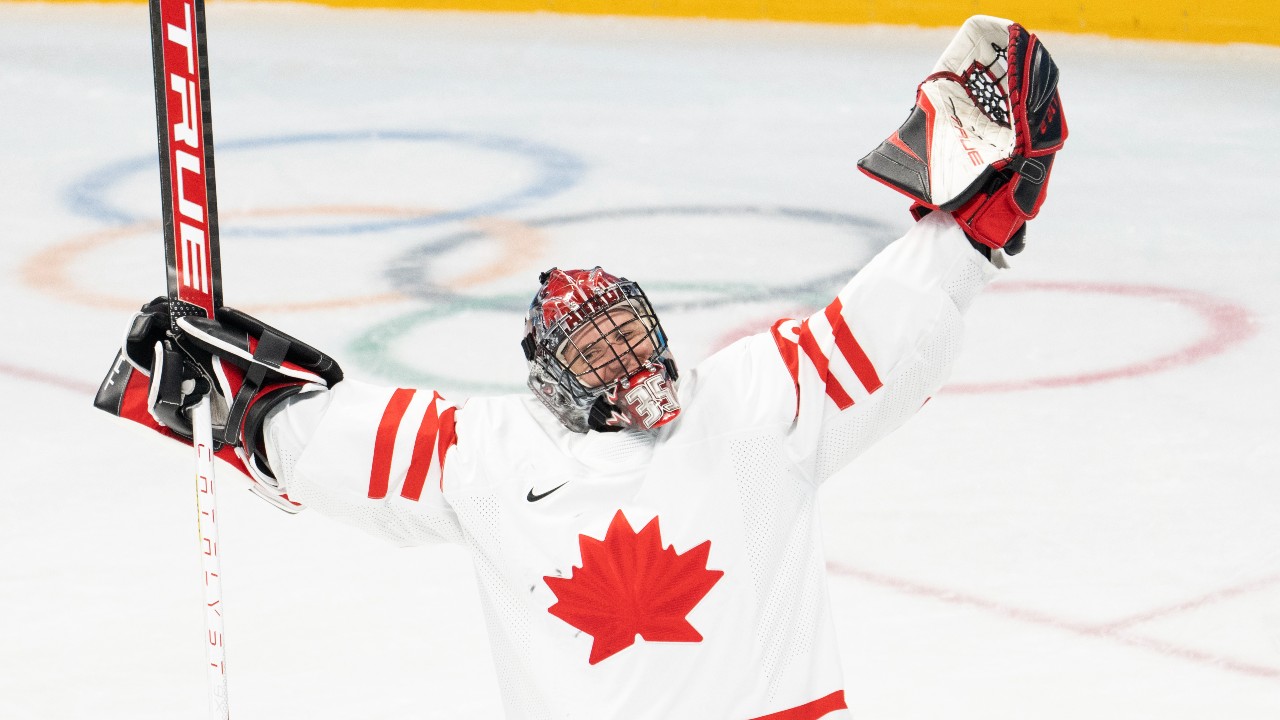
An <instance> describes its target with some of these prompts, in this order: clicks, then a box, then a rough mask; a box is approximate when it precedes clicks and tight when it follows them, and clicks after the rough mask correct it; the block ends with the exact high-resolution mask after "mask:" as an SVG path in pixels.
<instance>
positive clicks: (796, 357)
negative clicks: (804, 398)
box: [769, 318, 800, 415]
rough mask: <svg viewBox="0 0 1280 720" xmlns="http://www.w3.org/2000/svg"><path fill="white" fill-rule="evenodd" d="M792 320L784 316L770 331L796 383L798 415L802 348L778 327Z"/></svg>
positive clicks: (797, 412) (797, 413)
mask: <svg viewBox="0 0 1280 720" xmlns="http://www.w3.org/2000/svg"><path fill="white" fill-rule="evenodd" d="M786 322H791V320H789V319H787V318H783V319H781V320H779V321H778V322H776V323H774V324H773V327H772V328H770V330H769V331H770V332H772V333H773V343H774V344H775V345H777V346H778V354H779V355H781V356H782V363H783V364H784V365H786V366H787V372H789V373H791V382H793V383H795V385H796V415H799V414H800V350H799V349H798V348H797V347H796V344H795V341H794V340H788V339H786V338H784V337H782V331H780V330H779V329H778V328H780V327H782V324H783V323H786Z"/></svg>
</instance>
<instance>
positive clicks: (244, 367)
mask: <svg viewBox="0 0 1280 720" xmlns="http://www.w3.org/2000/svg"><path fill="white" fill-rule="evenodd" d="M171 311H172V303H171V301H170V300H169V299H168V298H163V297H161V298H157V299H156V300H154V301H152V302H151V303H149V304H147V305H146V306H144V307H143V308H142V310H141V311H139V312H138V313H136V314H134V316H133V318H132V319H131V320H130V322H129V329H128V332H127V334H126V336H125V340H124V344H123V346H122V347H121V349H120V351H119V352H118V353H117V354H116V359H115V363H114V364H113V365H112V368H111V372H109V373H108V374H107V378H106V379H105V380H104V381H103V383H102V386H101V388H99V390H98V395H97V397H96V398H95V399H94V406H95V407H97V408H99V409H101V410H105V411H107V412H109V413H111V414H113V415H117V416H119V417H123V418H125V419H128V420H133V421H134V422H137V423H140V424H142V425H145V426H147V427H150V428H151V429H153V430H156V431H159V432H160V433H162V434H164V435H166V436H168V437H172V438H174V439H177V440H180V441H183V442H185V443H187V444H191V421H190V420H189V419H188V417H187V411H188V410H189V409H190V408H191V407H192V406H193V405H195V403H196V402H197V401H198V400H199V399H200V398H201V397H202V396H204V395H205V394H209V395H210V400H211V403H210V404H211V406H212V413H213V426H214V427H213V435H214V454H215V455H216V456H217V457H219V458H221V459H222V460H224V461H226V462H227V463H228V464H230V465H231V466H233V467H235V468H236V469H238V470H240V471H241V472H242V473H244V474H245V475H246V476H248V477H249V479H250V481H251V483H250V489H251V490H253V491H254V492H255V493H256V494H257V495H259V496H260V497H262V498H263V499H265V500H267V501H268V502H270V503H271V504H272V505H275V506H276V507H278V508H280V509H281V510H285V511H286V512H290V513H296V512H298V511H299V510H301V509H302V505H300V504H298V503H295V502H293V501H292V500H290V499H289V498H288V496H287V495H286V494H285V493H284V492H283V491H281V489H280V488H279V486H278V484H277V483H276V481H275V476H274V475H273V473H272V472H271V468H270V467H269V466H268V464H267V458H266V448H265V447H263V441H262V426H263V423H264V421H265V419H266V416H267V414H268V413H269V412H270V411H271V409H272V408H274V407H276V406H277V405H279V403H280V402H281V401H283V400H285V399H286V398H289V397H292V396H294V395H297V394H299V393H304V392H312V391H315V390H319V389H322V388H328V387H332V386H333V385H334V384H336V383H338V382H339V381H341V380H342V369H341V368H340V367H338V364H337V362H335V361H334V360H333V358H331V357H329V356H328V355H325V354H324V353H322V352H320V351H318V350H316V349H314V348H312V347H310V346H309V345H306V344H305V343H302V342H300V341H298V340H296V339H294V338H292V337H290V336H288V335H285V334H284V333H282V332H280V331H278V330H276V329H275V328H272V327H270V326H269V325H266V324H264V323H262V322H261V321H259V320H257V319H255V318H253V317H251V316H249V315H247V314H245V313H242V312H240V311H239V310H234V309H232V308H220V309H219V310H218V312H217V317H216V319H209V318H205V317H201V316H185V315H182V314H181V313H172V312H171ZM173 314H176V315H178V317H177V318H176V320H174V319H173V318H172V315H173Z"/></svg>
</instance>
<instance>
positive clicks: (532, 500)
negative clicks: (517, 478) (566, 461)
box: [525, 480, 569, 502]
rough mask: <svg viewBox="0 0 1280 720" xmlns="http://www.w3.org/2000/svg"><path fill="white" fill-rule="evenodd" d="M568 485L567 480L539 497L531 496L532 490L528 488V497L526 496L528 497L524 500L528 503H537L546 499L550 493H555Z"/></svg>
mask: <svg viewBox="0 0 1280 720" xmlns="http://www.w3.org/2000/svg"><path fill="white" fill-rule="evenodd" d="M568 484H569V481H568V480H565V481H564V482H562V483H560V484H559V485H557V486H555V487H553V488H551V489H550V490H548V491H546V492H544V493H542V494H541V495H534V494H533V488H529V496H528V497H526V498H525V500H528V501H529V502H538V501H539V500H541V499H542V498H544V497H546V496H548V495H550V494H551V493H553V492H555V491H557V490H559V489H560V488H562V487H564V486H565V485H568Z"/></svg>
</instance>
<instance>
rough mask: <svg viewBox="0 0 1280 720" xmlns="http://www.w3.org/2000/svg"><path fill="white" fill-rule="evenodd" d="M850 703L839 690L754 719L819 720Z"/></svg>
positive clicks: (846, 706) (843, 708) (846, 707)
mask: <svg viewBox="0 0 1280 720" xmlns="http://www.w3.org/2000/svg"><path fill="white" fill-rule="evenodd" d="M848 707H849V706H848V705H846V704H845V702H844V691H843V690H837V691H835V692H833V693H831V694H830V695H827V696H826V697H821V698H818V699H817V700H814V701H813V702H807V703H805V704H804V705H800V706H799V707H793V708H791V709H790V710H781V711H779V712H776V713H769V714H768V715H761V716H760V717H758V718H755V719H754V720H818V718H821V717H822V716H823V715H826V714H828V713H833V712H835V711H836V710H846V709H848Z"/></svg>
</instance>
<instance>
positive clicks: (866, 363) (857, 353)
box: [827, 298, 884, 393]
mask: <svg viewBox="0 0 1280 720" xmlns="http://www.w3.org/2000/svg"><path fill="white" fill-rule="evenodd" d="M843 310H844V303H841V302H840V298H836V299H835V300H833V301H831V304H830V305H828V306H827V321H828V322H830V323H831V331H832V332H833V333H834V334H835V336H836V347H838V348H840V354H841V355H844V359H845V362H847V363H849V367H851V368H853V373H854V374H855V375H857V376H858V380H859V381H861V382H862V387H864V388H866V389H867V392H869V393H873V392H875V391H876V390H879V389H880V388H881V386H883V385H884V383H882V382H880V375H879V374H877V373H876V368H875V366H874V365H872V364H871V358H869V357H867V354H866V353H865V352H863V350H862V346H861V345H859V344H858V341H857V340H856V339H854V337H853V332H852V331H850V330H849V324H848V323H847V322H845V319H844V313H843Z"/></svg>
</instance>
